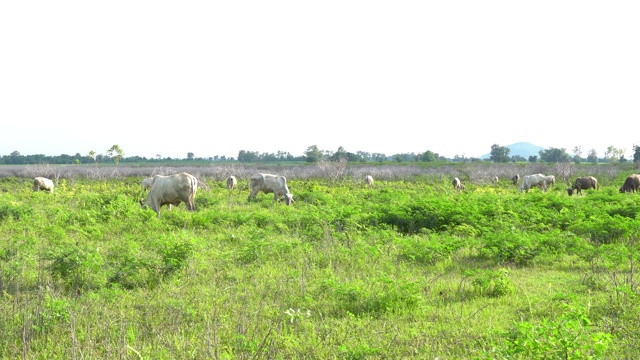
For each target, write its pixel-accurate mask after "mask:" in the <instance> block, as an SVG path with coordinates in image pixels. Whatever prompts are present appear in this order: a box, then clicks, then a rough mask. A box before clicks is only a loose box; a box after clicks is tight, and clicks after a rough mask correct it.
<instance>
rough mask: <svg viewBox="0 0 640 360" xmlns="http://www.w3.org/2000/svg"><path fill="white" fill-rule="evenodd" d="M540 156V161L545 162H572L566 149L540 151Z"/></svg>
mask: <svg viewBox="0 0 640 360" xmlns="http://www.w3.org/2000/svg"><path fill="white" fill-rule="evenodd" d="M538 154H540V160H542V161H544V162H554V163H563V162H569V161H570V160H571V157H570V156H569V154H567V150H566V149H558V148H549V149H546V150H540V151H538Z"/></svg>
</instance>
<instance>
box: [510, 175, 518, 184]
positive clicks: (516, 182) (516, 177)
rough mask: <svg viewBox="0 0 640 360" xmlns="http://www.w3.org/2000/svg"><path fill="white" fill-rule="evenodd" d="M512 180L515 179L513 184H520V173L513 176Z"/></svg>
mask: <svg viewBox="0 0 640 360" xmlns="http://www.w3.org/2000/svg"><path fill="white" fill-rule="evenodd" d="M511 181H513V185H518V181H520V175H518V174H515V175H513V176H512V177H511Z"/></svg>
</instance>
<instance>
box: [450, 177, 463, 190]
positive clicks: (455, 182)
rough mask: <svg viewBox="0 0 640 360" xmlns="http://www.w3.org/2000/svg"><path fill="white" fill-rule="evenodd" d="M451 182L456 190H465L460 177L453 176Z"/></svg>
mask: <svg viewBox="0 0 640 360" xmlns="http://www.w3.org/2000/svg"><path fill="white" fill-rule="evenodd" d="M451 184H452V185H453V188H454V189H456V190H464V185H462V183H461V182H460V179H458V178H453V181H452V182H451Z"/></svg>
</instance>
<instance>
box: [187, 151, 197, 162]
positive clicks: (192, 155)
mask: <svg viewBox="0 0 640 360" xmlns="http://www.w3.org/2000/svg"><path fill="white" fill-rule="evenodd" d="M194 157H195V155H194V154H193V153H192V152H188V153H187V159H189V160H193V158H194Z"/></svg>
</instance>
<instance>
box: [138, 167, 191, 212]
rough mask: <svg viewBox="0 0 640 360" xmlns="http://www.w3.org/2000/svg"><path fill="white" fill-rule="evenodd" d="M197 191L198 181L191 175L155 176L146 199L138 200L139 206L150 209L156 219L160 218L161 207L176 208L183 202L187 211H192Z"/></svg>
mask: <svg viewBox="0 0 640 360" xmlns="http://www.w3.org/2000/svg"><path fill="white" fill-rule="evenodd" d="M197 190H198V180H197V179H196V177H195V176H193V175H191V174H187V173H181V174H174V175H169V176H164V175H156V176H154V177H153V184H152V185H151V190H149V194H147V199H146V200H145V201H142V200H140V204H142V205H143V206H149V207H150V208H152V209H153V211H155V212H156V214H157V215H156V217H160V207H161V206H162V205H169V206H171V205H175V206H178V205H180V203H181V202H183V203H185V205H187V210H189V211H193V210H195V204H194V199H195V197H196V191H197ZM169 209H170V207H169Z"/></svg>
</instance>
